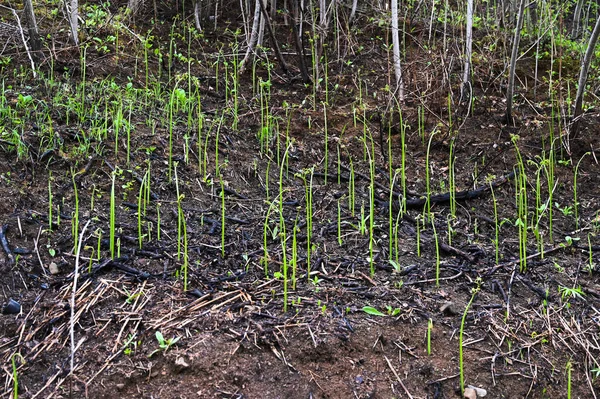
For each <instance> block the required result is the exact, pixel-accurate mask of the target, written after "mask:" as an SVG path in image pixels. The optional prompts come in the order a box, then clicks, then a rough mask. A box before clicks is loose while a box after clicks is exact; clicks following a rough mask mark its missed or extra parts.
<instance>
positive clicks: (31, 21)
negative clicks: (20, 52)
mask: <svg viewBox="0 0 600 399" xmlns="http://www.w3.org/2000/svg"><path fill="white" fill-rule="evenodd" d="M23 8H24V10H25V18H26V20H27V31H28V32H29V43H30V44H31V51H32V56H33V57H34V59H36V60H37V58H38V54H37V53H38V51H40V50H41V48H42V46H41V44H40V35H39V32H38V27H37V21H36V19H35V14H34V12H33V3H32V0H23Z"/></svg>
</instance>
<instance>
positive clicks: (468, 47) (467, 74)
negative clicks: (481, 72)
mask: <svg viewBox="0 0 600 399" xmlns="http://www.w3.org/2000/svg"><path fill="white" fill-rule="evenodd" d="M472 49H473V0H468V1H467V34H466V39H465V70H464V72H463V80H462V85H461V87H460V101H461V102H462V101H464V100H465V89H466V88H468V87H469V86H470V83H471V55H472V52H473V50H472ZM467 100H468V101H469V103H470V101H471V99H470V98H468V99H467ZM469 108H470V107H467V109H469Z"/></svg>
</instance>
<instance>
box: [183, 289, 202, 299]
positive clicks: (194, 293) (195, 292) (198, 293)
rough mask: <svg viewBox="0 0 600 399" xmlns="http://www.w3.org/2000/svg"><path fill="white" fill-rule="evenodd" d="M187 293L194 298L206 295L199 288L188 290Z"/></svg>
mask: <svg viewBox="0 0 600 399" xmlns="http://www.w3.org/2000/svg"><path fill="white" fill-rule="evenodd" d="M186 294H188V295H190V296H193V297H194V298H201V297H203V296H204V292H202V291H200V290H199V289H198V288H195V289H193V290H190V291H187V292H186Z"/></svg>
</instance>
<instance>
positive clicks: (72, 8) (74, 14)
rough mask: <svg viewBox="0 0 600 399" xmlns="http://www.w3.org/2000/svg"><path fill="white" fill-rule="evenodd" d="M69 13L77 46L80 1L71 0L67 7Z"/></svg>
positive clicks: (72, 33) (72, 34)
mask: <svg viewBox="0 0 600 399" xmlns="http://www.w3.org/2000/svg"><path fill="white" fill-rule="evenodd" d="M65 4H66V3H65ZM67 13H68V17H69V24H70V25H71V36H72V37H73V42H75V45H76V46H79V33H78V32H79V1H78V0H71V3H70V5H69V6H68V7H67Z"/></svg>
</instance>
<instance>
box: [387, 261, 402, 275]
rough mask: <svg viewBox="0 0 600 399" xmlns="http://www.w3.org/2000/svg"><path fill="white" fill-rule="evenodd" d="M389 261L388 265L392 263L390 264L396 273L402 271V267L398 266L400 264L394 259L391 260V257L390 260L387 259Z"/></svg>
mask: <svg viewBox="0 0 600 399" xmlns="http://www.w3.org/2000/svg"><path fill="white" fill-rule="evenodd" d="M389 262H390V265H392V266H393V267H394V270H395V271H396V272H397V273H399V272H401V271H402V267H400V264H399V263H398V262H396V261H395V260H393V259H390V260H389Z"/></svg>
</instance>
